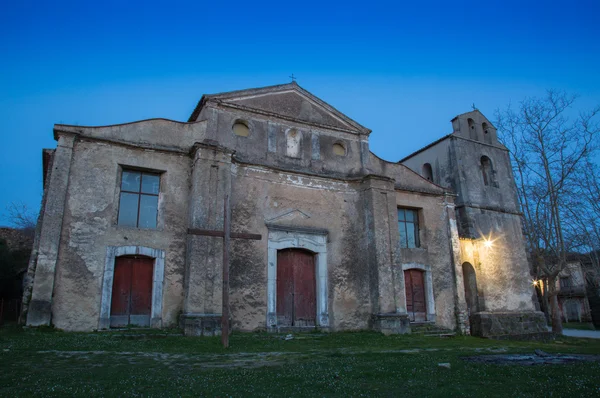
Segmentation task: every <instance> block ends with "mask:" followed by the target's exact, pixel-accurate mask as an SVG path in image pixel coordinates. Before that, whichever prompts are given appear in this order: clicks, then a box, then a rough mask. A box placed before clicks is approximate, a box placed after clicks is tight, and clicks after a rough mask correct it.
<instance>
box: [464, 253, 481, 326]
mask: <svg viewBox="0 0 600 398" xmlns="http://www.w3.org/2000/svg"><path fill="white" fill-rule="evenodd" d="M462 270H463V280H464V285H465V300H466V301H467V310H468V311H469V315H471V314H474V313H476V312H479V297H478V295H477V275H476V274H475V269H474V268H473V266H472V265H471V264H469V263H464V264H463V265H462Z"/></svg>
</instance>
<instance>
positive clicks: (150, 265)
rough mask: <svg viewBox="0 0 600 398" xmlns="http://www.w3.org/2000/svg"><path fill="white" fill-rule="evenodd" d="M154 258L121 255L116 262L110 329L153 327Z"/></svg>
mask: <svg viewBox="0 0 600 398" xmlns="http://www.w3.org/2000/svg"><path fill="white" fill-rule="evenodd" d="M153 273H154V259H153V258H151V257H146V256H121V257H117V258H116V259H115V269H114V277H113V285H112V297H111V305H110V326H111V327H119V326H127V325H136V326H150V315H151V309H152V275H153Z"/></svg>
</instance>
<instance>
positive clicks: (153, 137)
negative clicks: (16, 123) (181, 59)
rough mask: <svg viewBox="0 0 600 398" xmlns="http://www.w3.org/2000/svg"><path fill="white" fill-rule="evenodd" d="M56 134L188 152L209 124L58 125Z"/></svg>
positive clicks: (160, 121) (147, 121)
mask: <svg viewBox="0 0 600 398" xmlns="http://www.w3.org/2000/svg"><path fill="white" fill-rule="evenodd" d="M54 130H55V134H56V132H57V131H59V132H60V131H62V132H68V133H72V134H77V135H79V136H83V137H90V138H96V139H98V140H106V141H110V142H115V143H127V144H132V145H137V146H142V147H149V146H150V147H152V148H154V149H169V150H176V151H177V150H179V151H181V150H183V151H188V150H189V149H190V148H191V147H192V145H194V143H195V142H198V141H202V140H203V139H204V138H205V134H206V122H205V121H203V120H201V121H198V122H194V123H181V122H176V121H173V120H167V119H148V120H141V121H137V122H132V123H124V124H115V125H111V126H98V127H86V126H71V125H62V124H57V125H55V127H54Z"/></svg>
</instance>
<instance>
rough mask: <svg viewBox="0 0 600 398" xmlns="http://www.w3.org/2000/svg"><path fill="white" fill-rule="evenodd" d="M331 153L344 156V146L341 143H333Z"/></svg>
mask: <svg viewBox="0 0 600 398" xmlns="http://www.w3.org/2000/svg"><path fill="white" fill-rule="evenodd" d="M333 154H334V155H338V156H346V148H344V146H343V145H342V144H337V143H336V144H333Z"/></svg>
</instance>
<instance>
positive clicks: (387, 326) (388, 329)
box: [371, 314, 410, 335]
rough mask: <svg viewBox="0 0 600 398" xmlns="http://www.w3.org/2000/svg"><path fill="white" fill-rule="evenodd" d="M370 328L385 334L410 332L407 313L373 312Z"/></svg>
mask: <svg viewBox="0 0 600 398" xmlns="http://www.w3.org/2000/svg"><path fill="white" fill-rule="evenodd" d="M371 323H372V326H371V328H372V329H373V330H376V331H378V332H381V333H383V334H385V335H388V334H406V333H410V321H409V320H408V315H407V314H373V315H371Z"/></svg>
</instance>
